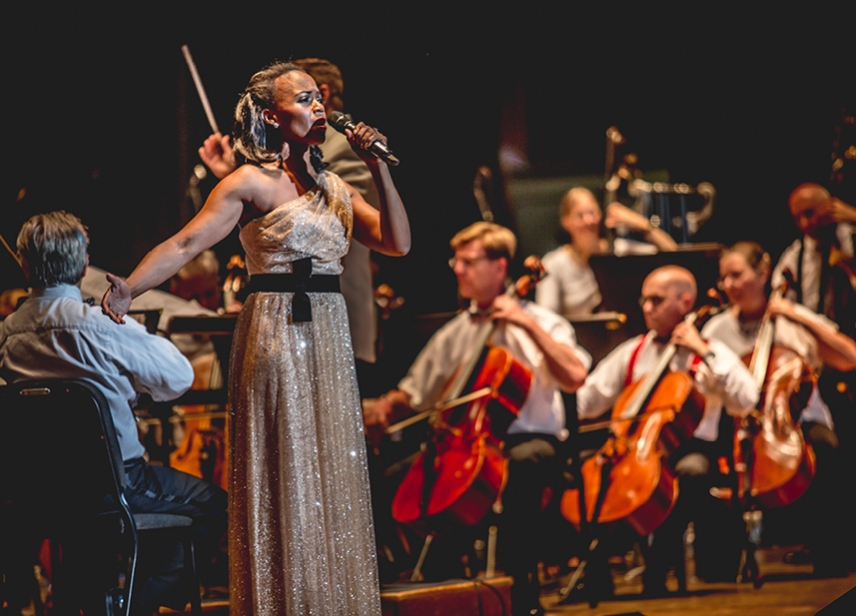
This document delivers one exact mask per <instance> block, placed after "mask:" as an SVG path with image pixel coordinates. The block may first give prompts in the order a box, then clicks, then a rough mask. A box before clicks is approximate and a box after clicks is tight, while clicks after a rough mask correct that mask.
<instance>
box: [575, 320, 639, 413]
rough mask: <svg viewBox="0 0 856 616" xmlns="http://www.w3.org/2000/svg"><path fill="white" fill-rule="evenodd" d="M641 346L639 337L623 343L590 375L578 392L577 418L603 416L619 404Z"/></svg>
mask: <svg viewBox="0 0 856 616" xmlns="http://www.w3.org/2000/svg"><path fill="white" fill-rule="evenodd" d="M638 343H639V337H638V336H637V337H635V338H631V339H630V340H628V341H626V342H623V343H622V344H621V345H619V346H618V347H617V348H615V349H614V350H613V351H612V352H611V353H610V354H609V355H607V356H606V357H604V358H603V359H602V360H601V361H600V363H598V365H597V367H596V368H595V369H594V370H593V371H592V372H590V373H589V375H588V376H587V377H586V380H585V383H583V386H582V387H580V388H579V389H578V390H577V415H578V416H579V418H580V419H592V418H594V417H599V416H600V415H603V413H605V412H606V411H608V410H609V409H611V408H612V407H613V406H614V405H615V401H616V400H618V397H619V396H620V395H621V392H622V391H624V383H625V379H626V375H627V366H628V364H629V363H630V355H631V354H632V353H633V346H634V344H638Z"/></svg>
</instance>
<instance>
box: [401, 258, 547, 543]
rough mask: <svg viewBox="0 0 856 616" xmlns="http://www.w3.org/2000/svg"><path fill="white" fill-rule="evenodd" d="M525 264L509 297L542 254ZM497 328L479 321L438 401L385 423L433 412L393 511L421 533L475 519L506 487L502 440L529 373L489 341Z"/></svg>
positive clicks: (526, 286)
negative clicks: (428, 430) (429, 435)
mask: <svg viewBox="0 0 856 616" xmlns="http://www.w3.org/2000/svg"><path fill="white" fill-rule="evenodd" d="M525 266H526V268H527V269H528V270H529V273H528V274H527V275H525V276H523V277H522V278H520V279H519V280H518V281H517V283H516V284H515V285H511V286H510V287H509V288H508V290H507V292H506V294H507V295H508V296H509V297H511V296H517V297H525V296H526V295H527V294H528V293H529V291H530V290H531V289H532V287H533V286H534V285H535V284H536V283H537V281H538V280H539V279H540V278H541V276H543V269H542V267H541V262H540V259H538V258H537V257H529V258H528V259H526V263H525ZM495 327H496V323H495V322H494V321H493V320H492V319H488V320H486V321H485V322H484V323H482V325H481V326H480V328H479V331H478V334H477V336H476V341H475V343H474V344H473V346H472V348H471V349H470V350H469V351H468V353H467V354H466V357H467V359H466V361H465V362H464V363H463V364H462V366H461V367H460V369H459V370H458V372H457V375H456V376H455V378H454V379H453V380H452V382H451V384H450V385H449V386H448V387H447V390H446V393H445V394H444V395H443V398H442V400H443V402H442V403H441V404H439V405H437V406H436V407H434V408H432V409H429V410H428V411H425V412H423V413H420V414H419V415H418V416H416V417H414V418H411V420H408V421H406V422H401V423H400V424H396V425H394V426H390V427H389V428H387V432H388V433H389V432H394V431H396V430H398V429H400V428H401V427H404V425H405V424H407V425H409V424H410V423H413V421H414V420H417V419H419V418H421V417H424V416H427V415H433V419H432V424H433V427H434V434H433V436H432V438H431V439H430V440H429V441H428V442H427V443H426V444H425V446H424V448H423V451H422V452H421V453H420V454H419V455H418V457H417V459H416V460H415V461H414V462H413V464H412V466H411V467H410V469H409V470H408V471H407V474H406V475H405V477H404V479H403V481H402V482H401V485H400V486H399V488H398V490H397V492H396V494H395V497H394V498H393V502H392V516H393V518H394V519H395V520H396V521H397V522H399V523H401V524H407V525H408V526H411V527H412V528H414V530H416V531H417V532H421V533H426V534H427V533H431V532H437V531H442V530H444V529H450V528H455V527H459V526H462V525H463V526H472V525H474V524H477V523H478V522H479V521H480V520H481V519H482V518H483V517H484V516H485V515H486V514H487V513H488V511H490V510H491V508H492V507H493V505H494V503H496V502H497V500H498V498H499V496H500V494H501V492H502V488H503V486H504V484H505V479H506V471H507V466H508V463H507V460H506V459H505V456H504V454H503V452H502V439H503V438H504V436H505V433H506V431H507V429H508V426H509V425H510V424H511V422H512V421H514V419H515V418H516V417H517V413H518V412H519V410H520V408H521V407H522V406H523V404H524V402H525V401H526V396H527V394H528V391H529V386H530V384H531V382H532V373H531V372H530V371H529V369H528V368H526V367H525V366H523V365H522V364H521V363H519V362H518V361H517V360H516V359H515V358H514V357H513V356H512V355H511V353H510V352H509V351H508V350H507V349H505V348H503V347H494V346H490V345H489V344H488V341H489V340H490V337H491V335H492V334H493V331H494V329H495ZM465 391H469V392H472V393H471V394H469V395H462V394H464V392H465ZM464 400H466V401H467V404H466V405H465V406H462V401H464Z"/></svg>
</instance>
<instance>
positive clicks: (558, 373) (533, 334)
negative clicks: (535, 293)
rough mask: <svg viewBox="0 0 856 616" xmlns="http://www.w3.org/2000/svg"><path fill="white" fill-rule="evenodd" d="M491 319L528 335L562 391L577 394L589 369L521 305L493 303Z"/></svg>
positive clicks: (512, 301)
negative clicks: (541, 354) (516, 328)
mask: <svg viewBox="0 0 856 616" xmlns="http://www.w3.org/2000/svg"><path fill="white" fill-rule="evenodd" d="M490 316H491V318H492V319H495V320H498V321H499V320H502V321H505V322H507V323H511V324H513V325H516V326H517V327H519V328H520V329H522V330H523V331H525V332H526V333H527V334H528V335H529V337H530V338H531V339H532V341H533V342H534V343H535V344H536V345H537V346H538V348H539V349H540V350H541V352H542V353H543V354H544V360H545V361H546V363H547V368H548V369H549V371H550V374H552V375H553V378H555V379H556V381H557V383H558V385H559V387H560V388H561V389H562V390H563V391H567V392H575V391H576V390H577V389H579V388H580V386H581V385H582V384H583V382H584V381H585V379H586V376H587V375H588V368H587V367H586V365H585V364H584V363H583V362H582V360H581V359H580V358H579V357H578V356H577V354H576V353H575V352H574V350H573V349H571V348H570V347H568V346H566V345H564V344H560V343H558V342H556V341H555V340H554V339H553V337H552V336H550V334H549V333H547V332H546V331H544V329H542V328H541V327H540V326H539V325H538V324H537V323H536V322H535V319H533V318H532V317H531V316H529V315H528V314H527V313H526V312H525V311H524V310H523V308H522V307H521V306H520V303H519V302H518V301H517V300H515V299H513V298H511V297H508V296H506V295H500V296H499V297H497V298H496V299H494V300H493V310H492V312H491V315H490Z"/></svg>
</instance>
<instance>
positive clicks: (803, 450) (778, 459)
mask: <svg viewBox="0 0 856 616" xmlns="http://www.w3.org/2000/svg"><path fill="white" fill-rule="evenodd" d="M806 385H809V386H808V387H806ZM813 387H814V378H813V375H812V374H811V371H810V370H809V368H808V367H807V366H806V364H805V362H804V361H803V360H802V358H800V357H799V356H798V355H797V354H796V353H794V352H793V351H791V350H790V349H787V348H784V347H780V346H774V347H772V349H771V350H770V357H769V366H768V368H767V374H766V377H765V379H764V385H763V388H762V390H761V403H760V405H759V413H758V415H755V416H750V417H747V418H745V419H743V420H742V421H741V424H740V427H739V428H738V430H737V431H736V432H735V447H734V456H735V465H734V466H735V470H736V471H737V479H738V486H739V492H738V493H739V496H740V498H741V501H742V502H743V504H744V506H751V505H758V506H760V507H763V508H772V507H781V506H783V505H788V504H790V503H792V502H794V501H795V500H797V499H798V498H799V497H800V496H802V494H803V493H804V492H805V491H806V489H807V488H808V486H809V484H810V483H811V480H812V478H813V477H814V473H815V456H814V451H813V450H812V448H811V445H810V444H808V443H806V442H805V438H804V437H803V433H802V430H801V429H800V427H799V425H798V424H797V421H796V420H797V418H798V417H799V414H800V412H801V411H802V409H804V408H805V407H806V406H807V403H808V396H809V395H810V394H811V391H812V389H813Z"/></svg>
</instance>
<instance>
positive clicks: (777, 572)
mask: <svg viewBox="0 0 856 616" xmlns="http://www.w3.org/2000/svg"><path fill="white" fill-rule="evenodd" d="M787 551H788V548H785V547H772V548H762V549H760V550H759V551H758V564H759V567H760V570H761V573H762V575H763V576H764V578H763V579H764V582H763V584H762V585H761V587H760V588H758V589H756V588H754V587H753V586H752V584H736V583H734V584H732V583H717V584H708V583H706V582H703V581H701V580H699V579H698V578H695V577H694V576H692V575H691V572H690V575H689V578H688V582H687V593H686V594H685V595H682V596H681V595H677V594H674V595H671V596H668V597H665V598H661V599H642V598H640V596H639V593H640V592H641V590H642V585H641V582H640V580H639V578H638V577H636V578H634V579H630V580H626V579H625V574H624V572H622V571H614V574H613V581H614V583H615V597H614V598H612V599H610V600H607V601H602V602H601V603H599V604H598V605H597V606H596V607H594V608H592V607H590V606H589V604H588V603H586V602H577V603H572V604H568V605H559V604H558V602H559V591H558V582H557V584H556V585H554V586H553V587H552V588H550V587H547V588H545V589H544V592H543V593H542V596H541V603H542V605H543V606H544V608H545V611H546V614H547V615H548V616H570V615H577V614H586V615H589V614H590V615H592V616H733V615H742V614H747V615H752V616H767V615H769V616H813V615H814V614H817V613H818V611H820V610H821V609H823V608H825V607H827V606H829V604H830V603H832V602H833V601H835V600H836V599H837V598H838V597H841V596H842V595H844V594H845V593H847V592H848V591H850V590H851V589H854V588H856V573H851V574H850V575H849V576H847V577H845V578H825V579H817V578H814V577H813V576H812V567H811V565H790V564H785V563H783V562H782V558H783V556H784V555H785V553H786V552H787ZM567 579H568V578H565V580H564V581H567ZM560 581H561V580H560ZM667 584H668V586H669V588H670V589H672V590H676V589H677V582H676V580H675V579H673V578H670V579H669V580H668V582H667ZM847 599H848V602H849V604H850V605H849V607H848V608H847V609H846V610H844V611H838V610H836V611H834V612H833V611H832V610H831V609H827V610H824V612H823V616H838V614H839V613H840V614H847V615H853V616H856V607H854V606H856V590H854V592H853V593H852V595H848V598H847ZM203 609H204V611H205V614H206V616H228V615H229V611H228V607H227V604H226V602H225V601H218V602H210V603H203ZM161 613H162V614H177V612H173V611H171V610H162V612H161ZM186 613H189V612H186ZM425 613H426V614H427V613H429V612H425ZM234 616H241V615H234ZM441 616H470V615H469V614H465V613H464V612H459V613H448V612H445V613H443V614H442V615H441ZM472 616H478V615H477V614H473V615H472Z"/></svg>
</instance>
